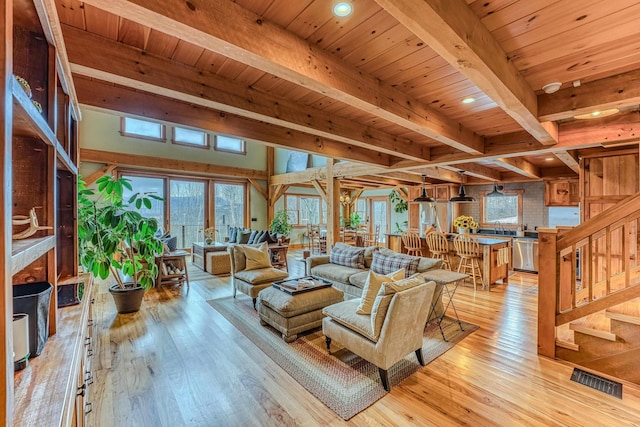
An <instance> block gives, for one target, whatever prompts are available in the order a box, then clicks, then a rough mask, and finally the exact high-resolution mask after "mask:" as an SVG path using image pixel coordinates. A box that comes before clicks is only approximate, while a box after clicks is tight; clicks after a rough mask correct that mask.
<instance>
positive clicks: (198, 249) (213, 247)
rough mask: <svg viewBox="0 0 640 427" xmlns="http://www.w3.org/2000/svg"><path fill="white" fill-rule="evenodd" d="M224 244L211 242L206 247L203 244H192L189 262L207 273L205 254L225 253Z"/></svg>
mask: <svg viewBox="0 0 640 427" xmlns="http://www.w3.org/2000/svg"><path fill="white" fill-rule="evenodd" d="M227 246H228V245H227V244H226V243H218V242H213V243H211V244H209V245H207V244H206V243H205V242H193V250H192V251H191V262H192V263H193V265H195V266H198V267H200V268H201V269H203V270H204V271H206V272H207V273H209V274H211V273H212V272H211V271H207V254H208V253H210V252H226V250H227Z"/></svg>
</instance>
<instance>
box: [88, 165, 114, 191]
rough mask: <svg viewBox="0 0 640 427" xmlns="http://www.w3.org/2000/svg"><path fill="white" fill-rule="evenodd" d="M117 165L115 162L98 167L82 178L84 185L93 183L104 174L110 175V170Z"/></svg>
mask: <svg viewBox="0 0 640 427" xmlns="http://www.w3.org/2000/svg"><path fill="white" fill-rule="evenodd" d="M117 167H118V165H116V164H113V163H112V164H108V165H105V166H104V167H102V168H100V169H99V170H97V171H95V172H94V173H92V174H91V175H89V176H88V177H87V178H85V179H84V183H85V185H86V186H89V185H91V184H93V183H94V182H96V181H97V180H98V178H102V177H103V176H105V175H111V172H113V170H114V169H115V168H117Z"/></svg>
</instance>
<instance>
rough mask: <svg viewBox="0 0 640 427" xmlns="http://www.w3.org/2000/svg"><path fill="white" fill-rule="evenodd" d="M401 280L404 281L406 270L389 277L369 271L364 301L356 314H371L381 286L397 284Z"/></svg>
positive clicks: (364, 289) (363, 289) (365, 283)
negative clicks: (388, 283) (390, 283)
mask: <svg viewBox="0 0 640 427" xmlns="http://www.w3.org/2000/svg"><path fill="white" fill-rule="evenodd" d="M401 279H404V268H401V269H400V270H398V271H394V272H393V273H391V274H389V275H382V274H378V273H376V272H375V271H371V270H369V276H368V277H367V281H366V282H364V288H362V300H361V301H360V305H358V308H357V309H356V313H357V314H371V308H372V307H373V303H374V302H375V300H376V296H377V295H378V291H379V290H380V286H382V284H383V283H385V282H395V281H396V280H401Z"/></svg>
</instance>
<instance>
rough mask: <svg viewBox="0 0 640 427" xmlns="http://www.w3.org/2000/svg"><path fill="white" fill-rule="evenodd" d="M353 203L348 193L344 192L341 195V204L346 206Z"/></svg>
mask: <svg viewBox="0 0 640 427" xmlns="http://www.w3.org/2000/svg"><path fill="white" fill-rule="evenodd" d="M350 203H351V196H350V195H349V193H348V192H346V191H343V192H341V193H340V204H341V205H343V206H346V205H348V204H350Z"/></svg>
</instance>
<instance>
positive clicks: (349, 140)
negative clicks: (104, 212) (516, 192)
mask: <svg viewBox="0 0 640 427" xmlns="http://www.w3.org/2000/svg"><path fill="white" fill-rule="evenodd" d="M333 3H335V2H333ZM333 3H332V2H329V1H327V0H297V1H290V0H236V1H229V0H188V1H182V0H164V1H156V0H87V1H85V2H81V1H78V0H56V4H57V8H58V13H59V16H60V21H61V24H62V29H63V34H64V37H65V41H66V44H67V50H68V56H69V58H70V61H71V63H72V69H73V71H74V79H75V80H76V82H77V90H78V97H79V99H80V101H81V102H82V103H85V104H87V105H91V106H96V107H102V108H108V109H111V110H116V111H122V112H126V113H129V114H137V115H141V116H147V117H153V118H157V119H162V118H165V119H167V118H168V117H172V118H173V119H175V120H179V121H180V122H181V123H183V124H186V125H194V126H195V125H198V126H200V127H206V128H208V129H210V130H212V131H216V132H224V133H231V134H235V135H238V136H243V137H249V138H255V139H259V140H262V141H265V142H266V143H267V144H269V145H275V146H283V147H287V148H295V149H300V150H303V151H307V152H312V153H317V154H321V155H326V156H329V157H334V158H337V159H340V160H346V161H355V162H360V163H365V164H369V165H373V168H372V167H370V166H369V167H366V168H358V167H354V168H352V169H350V170H349V169H348V168H345V169H344V170H345V171H344V174H345V176H349V175H355V174H362V175H371V174H374V173H376V174H378V173H384V172H386V171H390V170H405V171H408V172H411V171H412V170H415V171H421V172H420V173H424V172H423V171H424V170H425V166H426V167H428V168H432V169H429V170H431V171H438V173H435V172H434V173H430V174H429V175H434V176H430V179H432V178H433V179H434V180H435V181H434V182H438V179H441V180H443V181H451V175H453V176H456V175H457V174H448V173H446V172H451V171H452V170H453V171H457V170H469V171H470V174H469V175H467V176H466V177H465V179H466V180H468V181H469V182H479V181H489V182H493V181H509V180H527V179H543V178H544V179H548V178H553V177H558V176H575V175H576V172H577V169H578V168H577V165H578V158H579V155H580V150H581V149H590V148H593V147H603V146H605V145H615V144H620V143H630V144H635V145H636V146H637V144H638V141H639V139H638V127H639V126H640V113H639V112H638V104H639V103H640V84H639V83H640V25H638V22H640V3H639V2H638V1H637V0H616V1H609V2H602V1H600V0H560V1H558V0H536V1H530V0H484V1H474V0H466V1H464V0H446V1H442V0H423V1H420V2H417V1H415V0H375V1H374V0H351V4H352V5H353V7H354V12H353V14H352V15H351V16H349V17H347V18H338V17H336V16H334V15H333V14H332V12H331V6H332V4H333ZM551 82H560V83H562V88H561V89H560V90H559V91H558V92H556V93H554V94H545V93H543V91H542V90H541V88H542V86H544V85H545V84H547V83H551ZM578 85H579V86H578ZM574 86H576V87H574ZM469 97H473V98H475V102H473V103H470V104H463V103H462V100H463V99H465V98H469ZM136 99H138V100H139V101H136ZM143 100H144V101H143ZM194 107H197V109H198V110H203V111H199V112H198V113H197V114H191V113H190V111H193V110H194ZM612 107H616V108H620V109H622V110H623V112H622V113H620V114H618V115H614V116H610V117H608V118H602V119H596V120H580V121H577V120H574V119H573V116H574V115H575V114H576V113H585V112H592V111H596V110H600V109H605V108H612ZM171 111H183V112H184V113H183V114H180V115H178V114H176V113H174V115H173V116H170V115H169V112H171ZM206 117H211V118H212V119H211V120H207V119H206ZM436 166H441V167H439V168H437V169H436ZM447 169H448V170H447ZM514 171H515V172H514ZM481 177H482V178H481ZM414 184H415V183H414Z"/></svg>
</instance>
